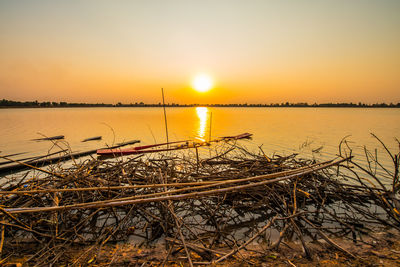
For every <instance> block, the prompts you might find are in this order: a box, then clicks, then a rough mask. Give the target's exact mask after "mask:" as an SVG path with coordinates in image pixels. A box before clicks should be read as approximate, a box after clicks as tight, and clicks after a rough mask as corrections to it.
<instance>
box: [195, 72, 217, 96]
mask: <svg viewBox="0 0 400 267" xmlns="http://www.w3.org/2000/svg"><path fill="white" fill-rule="evenodd" d="M212 86H213V83H212V80H211V78H210V76H208V75H206V74H200V75H197V76H196V77H195V78H194V80H193V88H194V89H195V90H196V91H197V92H200V93H204V92H207V91H209V90H210V89H211V88H212Z"/></svg>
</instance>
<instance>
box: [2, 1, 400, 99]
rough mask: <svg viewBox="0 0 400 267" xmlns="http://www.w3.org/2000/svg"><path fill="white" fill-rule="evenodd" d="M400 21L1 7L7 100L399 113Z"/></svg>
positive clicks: (206, 8)
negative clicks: (382, 108)
mask: <svg viewBox="0 0 400 267" xmlns="http://www.w3.org/2000/svg"><path fill="white" fill-rule="evenodd" d="M399 14H400V1H399V0H393V1H384V0H376V1H369V0H358V1H351V0H337V1H323V0H321V1H311V0H307V1H306V0H299V1H267V0H263V1H234V0H227V1H219V0H210V1H188V0H182V1H172V0H171V1H169V0H160V1H152V0H149V1H128V0H127V1H115V0H114V1H101V0H92V1H89V0H86V1H55V0H49V1H33V0H30V1H15V0H10V1H6V0H0V99H2V98H5V99H10V100H19V101H28V100H29V101H30V100H38V101H67V102H90V103H96V102H104V103H116V102H123V103H135V102H141V101H143V102H145V103H158V102H160V101H161V88H162V87H163V88H164V90H165V93H166V98H167V102H175V103H182V104H183V103H187V104H189V103H246V102H247V103H275V102H286V101H289V102H309V103H314V102H317V103H325V102H359V101H361V102H366V103H376V102H387V103H390V102H393V103H397V102H400V15H399ZM199 74H206V75H208V76H209V77H210V79H211V80H212V83H213V88H212V89H211V90H209V91H208V92H197V91H195V90H194V89H193V88H192V84H193V81H194V80H195V78H196V76H198V75H199Z"/></svg>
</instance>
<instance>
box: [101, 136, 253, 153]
mask: <svg viewBox="0 0 400 267" xmlns="http://www.w3.org/2000/svg"><path fill="white" fill-rule="evenodd" d="M251 136H252V134H250V133H243V134H239V135H234V136H224V137H220V138H217V139H215V140H211V141H209V142H195V141H190V140H184V141H176V142H169V143H160V144H153V145H146V146H137V147H132V148H126V149H120V148H117V149H99V150H97V155H100V156H125V155H134V154H146V153H155V152H165V151H173V150H179V149H187V148H195V147H201V146H208V145H210V143H211V142H220V141H230V140H239V139H249V138H251ZM172 144H173V145H174V146H171V147H170V146H169V145H172ZM161 146H167V147H163V148H157V147H161Z"/></svg>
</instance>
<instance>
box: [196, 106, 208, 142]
mask: <svg viewBox="0 0 400 267" xmlns="http://www.w3.org/2000/svg"><path fill="white" fill-rule="evenodd" d="M208 112H209V110H208V108H207V107H196V113H197V117H199V129H198V130H197V137H198V138H199V139H201V140H202V141H203V142H204V141H205V139H206V138H205V137H206V129H207V122H208V118H209V116H208Z"/></svg>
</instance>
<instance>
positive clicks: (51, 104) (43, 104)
mask: <svg viewBox="0 0 400 267" xmlns="http://www.w3.org/2000/svg"><path fill="white" fill-rule="evenodd" d="M166 106H168V107H200V106H201V107H360V108H400V103H397V104H393V103H390V104H387V103H375V104H365V103H361V102H359V103H352V102H350V103H322V104H317V103H314V104H308V103H306V102H304V103H289V102H285V103H270V104H248V103H244V104H177V103H167V104H166ZM0 107H3V108H4V107H21V108H23V107H26V108H51V107H162V104H161V103H157V104H145V103H143V102H135V103H130V104H123V103H121V102H119V103H117V104H104V103H96V104H90V103H67V102H38V101H25V102H20V101H13V100H6V99H3V100H1V101H0Z"/></svg>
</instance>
